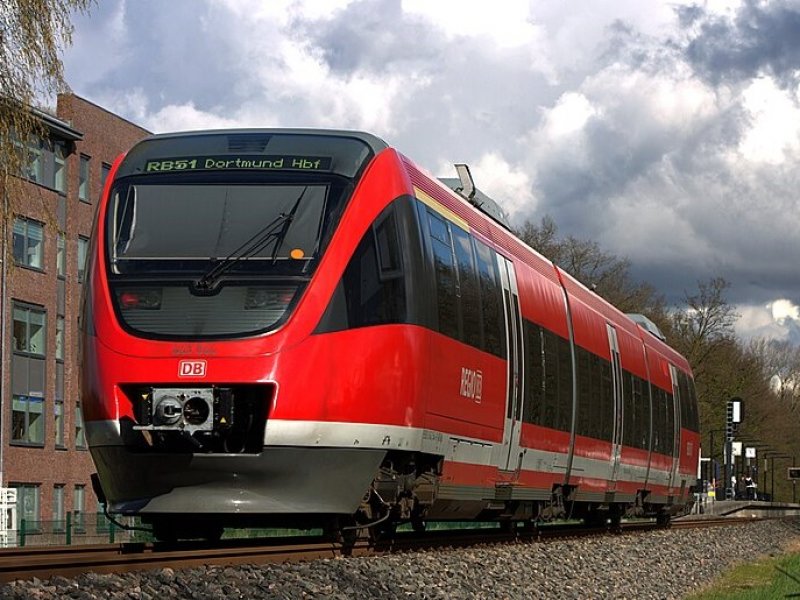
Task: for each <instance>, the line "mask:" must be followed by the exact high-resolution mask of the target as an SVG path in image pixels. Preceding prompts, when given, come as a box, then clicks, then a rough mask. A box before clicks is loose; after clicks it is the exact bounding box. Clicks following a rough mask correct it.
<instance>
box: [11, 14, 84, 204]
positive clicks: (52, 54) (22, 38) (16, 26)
mask: <svg viewBox="0 0 800 600" xmlns="http://www.w3.org/2000/svg"><path fill="white" fill-rule="evenodd" d="M91 4H93V0H4V1H3V2H2V3H0V175H2V180H3V181H2V184H3V188H5V187H6V186H5V184H6V183H7V182H8V175H9V174H16V173H18V172H19V169H20V166H21V161H24V160H26V157H25V156H22V155H21V154H20V152H18V151H17V150H16V145H15V144H14V139H17V140H27V139H28V137H29V136H30V135H32V134H40V133H41V131H40V129H39V128H40V126H41V125H40V123H39V121H38V119H36V117H35V114H34V113H33V112H31V110H30V107H31V106H33V105H34V104H36V103H37V101H42V100H44V99H46V98H48V97H52V96H53V95H55V94H56V93H58V92H60V91H63V90H65V89H66V88H67V85H66V82H65V81H64V73H63V69H62V64H61V59H60V57H59V51H60V49H61V47H62V46H63V45H67V44H69V43H71V41H72V31H73V30H72V25H71V24H70V17H71V15H72V14H73V13H74V12H76V11H77V12H85V11H87V10H88V9H89V7H90V6H91Z"/></svg>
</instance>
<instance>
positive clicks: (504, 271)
mask: <svg viewBox="0 0 800 600" xmlns="http://www.w3.org/2000/svg"><path fill="white" fill-rule="evenodd" d="M497 260H498V264H499V267H500V280H501V282H502V284H503V307H504V309H505V316H506V343H507V348H508V375H507V381H508V385H507V386H506V390H507V391H506V419H505V427H504V430H503V452H502V455H501V457H500V468H501V469H504V470H507V471H519V469H520V467H521V465H522V452H521V450H520V444H519V440H520V432H521V430H522V390H523V387H522V376H523V372H522V366H523V350H522V315H521V313H520V309H519V290H518V288H517V277H516V274H515V273H514V264H513V263H512V262H511V261H510V260H508V259H507V258H505V257H503V256H500V255H499V254H498V255H497Z"/></svg>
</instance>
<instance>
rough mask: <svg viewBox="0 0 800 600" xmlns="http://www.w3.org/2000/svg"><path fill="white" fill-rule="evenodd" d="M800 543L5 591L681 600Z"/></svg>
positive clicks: (508, 548) (779, 525) (360, 564)
mask: <svg viewBox="0 0 800 600" xmlns="http://www.w3.org/2000/svg"><path fill="white" fill-rule="evenodd" d="M798 540H800V521H792V522H787V521H762V522H755V523H744V524H741V525H736V526H732V527H713V528H709V529H690V530H671V531H664V530H660V531H653V532H647V533H636V534H625V535H617V536H601V537H592V538H584V539H572V540H563V541H548V542H546V543H518V544H506V545H498V546H492V547H480V548H468V549H457V550H438V551H430V552H414V553H407V554H396V555H391V556H383V557H370V558H346V559H327V560H318V561H314V562H309V563H298V564H285V565H247V566H236V567H204V568H195V569H186V570H180V571H173V570H172V569H160V570H156V571H142V572H137V573H125V574H120V575H116V574H108V575H98V574H87V575H82V576H80V577H77V578H76V579H65V578H63V577H54V578H52V579H49V580H33V581H18V582H14V583H12V584H9V585H2V586H0V599H3V600H5V599H23V598H24V599H28V598H35V599H41V600H49V599H51V598H52V599H55V598H73V599H76V600H95V599H98V600H99V599H104V600H105V599H112V600H123V599H125V600H131V599H141V600H166V599H171V598H197V599H217V598H219V599H225V600H233V599H235V598H286V599H296V598H331V599H334V598H335V599H345V598H346V599H350V598H359V599H360V598H404V599H409V598H420V599H421V598H437V599H438V598H441V599H445V598H446V599H448V600H458V599H461V598H504V599H505V598H508V599H516V598H519V599H528V598H547V599H558V598H580V599H587V598H616V599H619V598H646V599H656V598H683V597H684V596H686V595H687V594H689V593H690V592H692V591H695V590H697V589H699V588H700V587H702V586H705V585H707V584H708V583H710V582H711V581H712V580H713V579H714V578H716V577H717V576H719V575H721V574H722V573H723V572H724V571H725V570H726V569H728V568H730V567H731V566H733V565H734V564H736V563H741V562H751V561H753V560H755V559H756V558H757V557H759V556H762V555H774V554H778V553H781V552H783V551H785V549H786V548H787V546H788V545H789V544H791V543H796V542H797V541H798Z"/></svg>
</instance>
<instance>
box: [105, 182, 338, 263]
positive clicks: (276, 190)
mask: <svg viewBox="0 0 800 600" xmlns="http://www.w3.org/2000/svg"><path fill="white" fill-rule="evenodd" d="M329 192H330V186H329V185H325V184H320V183H317V184H312V183H307V184H302V185H301V184H295V185H279V184H275V185H201V184H194V185H192V184H190V185H175V184H171V185H167V184H163V185H162V184H156V185H151V184H142V185H135V184H132V185H128V186H124V187H122V188H121V189H118V190H116V193H115V194H114V197H113V200H112V206H111V210H110V212H109V224H108V225H109V231H110V234H111V235H110V236H109V247H108V250H109V257H110V263H111V269H112V272H113V273H115V274H122V273H128V274H134V273H143V272H149V273H151V272H153V271H154V270H155V271H160V272H165V273H174V272H183V273H189V272H194V271H204V270H207V271H206V272H210V271H208V270H209V269H214V268H216V269H217V271H218V272H220V273H222V269H223V268H224V269H225V271H226V272H229V273H236V272H239V273H249V274H256V273H258V274H264V275H269V274H275V273H291V274H302V272H303V271H304V270H305V269H307V266H308V263H309V261H311V260H313V259H314V258H315V257H316V255H317V252H318V249H319V241H320V229H321V226H322V215H323V211H324V208H325V202H326V199H327V198H328V196H329ZM223 265H224V267H223Z"/></svg>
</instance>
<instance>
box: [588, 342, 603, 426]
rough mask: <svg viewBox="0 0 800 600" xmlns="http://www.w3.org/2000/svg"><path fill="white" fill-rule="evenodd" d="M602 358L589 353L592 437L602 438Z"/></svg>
mask: <svg viewBox="0 0 800 600" xmlns="http://www.w3.org/2000/svg"><path fill="white" fill-rule="evenodd" d="M601 361H602V359H601V358H600V357H599V356H597V355H596V354H592V353H591V352H590V353H589V373H590V384H591V387H590V388H589V389H590V390H591V397H590V400H589V402H590V406H591V412H590V414H591V434H590V435H591V437H594V438H598V439H600V438H602V437H603V402H602V393H601V387H600V381H601V380H602V377H603V375H602V367H601Z"/></svg>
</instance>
